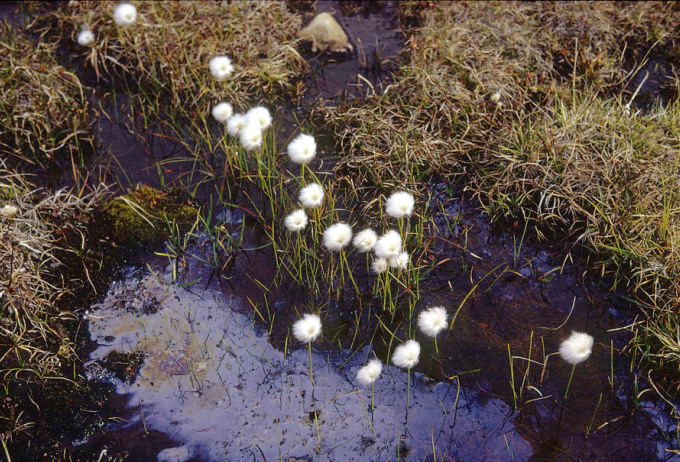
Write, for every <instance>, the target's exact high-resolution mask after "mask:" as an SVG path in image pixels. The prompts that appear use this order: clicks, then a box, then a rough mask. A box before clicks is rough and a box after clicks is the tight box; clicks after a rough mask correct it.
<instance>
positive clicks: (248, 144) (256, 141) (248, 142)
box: [239, 123, 262, 151]
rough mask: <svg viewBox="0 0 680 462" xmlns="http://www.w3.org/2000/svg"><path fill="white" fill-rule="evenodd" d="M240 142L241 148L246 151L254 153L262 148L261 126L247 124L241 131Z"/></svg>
mask: <svg viewBox="0 0 680 462" xmlns="http://www.w3.org/2000/svg"><path fill="white" fill-rule="evenodd" d="M239 140H240V141H241V146H243V148H244V149H245V150H246V151H252V150H253V149H257V148H259V147H260V146H262V130H260V126H259V125H257V124H254V123H249V124H247V125H246V126H245V127H244V128H242V129H241V130H240V131H239Z"/></svg>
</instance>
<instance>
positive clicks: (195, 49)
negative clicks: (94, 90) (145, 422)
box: [32, 1, 305, 109]
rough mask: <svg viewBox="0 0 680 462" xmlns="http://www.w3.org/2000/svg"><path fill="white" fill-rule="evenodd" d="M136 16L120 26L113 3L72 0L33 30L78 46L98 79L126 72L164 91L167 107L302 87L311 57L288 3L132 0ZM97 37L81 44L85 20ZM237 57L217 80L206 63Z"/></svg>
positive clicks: (240, 101) (242, 101) (241, 100)
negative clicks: (303, 49) (298, 38)
mask: <svg viewBox="0 0 680 462" xmlns="http://www.w3.org/2000/svg"><path fill="white" fill-rule="evenodd" d="M134 4H135V6H136V7H137V10H138V19H137V22H136V23H135V24H134V25H132V26H131V27H128V28H125V29H123V28H119V27H117V26H116V24H115V23H114V22H113V17H112V13H113V9H114V7H115V6H116V3H114V2H99V1H95V2H89V1H88V2H69V4H68V6H65V7H63V8H58V9H56V10H54V11H52V12H50V13H48V14H42V15H39V16H38V18H37V20H36V21H35V22H34V24H33V25H32V30H34V31H39V32H41V33H42V34H43V39H45V40H49V41H52V42H58V43H61V44H62V45H63V46H66V47H67V48H68V49H71V50H72V51H75V53H76V54H77V55H78V56H79V57H80V58H84V59H85V60H86V61H87V63H89V65H90V66H91V68H92V69H94V70H95V72H96V74H97V76H98V77H100V78H102V79H104V80H105V81H112V82H113V83H114V84H115V83H117V80H119V79H121V77H125V78H127V79H129V80H131V81H132V82H133V83H134V84H135V85H139V86H140V87H144V90H145V91H150V90H154V91H156V92H162V93H163V95H164V96H165V97H167V98H168V99H167V100H165V105H166V107H184V108H187V109H196V108H197V107H201V108H203V107H204V106H205V105H206V104H214V103H215V102H216V101H220V100H227V101H230V102H232V103H233V104H235V105H236V106H237V107H239V108H242V107H243V106H245V105H246V104H247V103H249V102H250V98H252V95H260V96H262V95H271V94H278V93H281V92H282V91H286V92H291V93H294V92H296V91H297V88H298V87H297V85H296V82H297V77H299V76H300V74H301V73H302V71H303V69H304V67H305V62H304V60H303V59H302V58H301V57H300V56H299V54H298V53H297V51H296V50H295V48H294V46H293V45H294V44H293V41H294V40H295V34H296V33H297V31H298V29H299V26H300V17H299V16H297V15H295V14H293V13H291V12H290V11H288V10H287V9H286V7H285V5H284V4H283V2H271V1H270V2H261V1H253V2H243V1H237V2H225V1H222V2H193V1H182V2H134ZM85 25H86V26H87V27H89V28H90V29H91V30H92V31H93V32H94V33H95V36H96V44H95V45H94V46H93V47H91V48H90V47H80V46H78V45H77V44H76V42H75V39H76V35H77V33H78V32H79V31H80V30H81V28H82V27H83V26H85ZM225 54H226V55H227V56H230V57H231V58H232V61H233V63H234V67H235V71H234V74H233V75H232V76H231V78H229V79H228V80H227V81H225V82H215V81H213V80H212V77H211V76H210V72H209V70H208V62H209V61H210V59H211V58H213V57H215V56H218V55H225Z"/></svg>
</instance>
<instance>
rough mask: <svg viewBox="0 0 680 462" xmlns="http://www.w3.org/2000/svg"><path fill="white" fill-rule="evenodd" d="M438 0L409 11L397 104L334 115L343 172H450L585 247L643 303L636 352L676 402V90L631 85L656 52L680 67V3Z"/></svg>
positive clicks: (350, 177)
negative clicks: (653, 100) (650, 97)
mask: <svg viewBox="0 0 680 462" xmlns="http://www.w3.org/2000/svg"><path fill="white" fill-rule="evenodd" d="M430 6H431V8H428V9H422V8H420V4H419V3H418V2H414V3H406V4H404V5H403V6H402V19H403V20H408V21H411V22H413V21H414V18H415V19H416V20H417V22H418V27H416V28H415V29H413V30H411V31H409V37H408V42H407V46H408V48H409V50H410V51H409V61H408V62H407V63H406V64H405V65H403V66H402V68H401V70H400V75H399V78H398V79H397V80H396V81H395V82H394V83H392V84H391V85H390V86H389V87H387V88H386V90H385V92H384V94H383V95H381V96H377V97H375V98H374V99H372V100H370V101H368V102H367V103H362V102H359V103H354V104H349V105H345V106H340V107H326V108H325V109H324V110H323V114H324V120H325V122H326V123H327V124H329V125H330V126H332V127H334V128H335V132H336V134H337V135H338V137H339V138H340V142H341V146H342V148H343V152H344V153H346V155H345V156H343V157H342V158H341V159H340V161H339V162H338V163H337V165H336V166H335V168H334V173H335V174H336V175H339V176H344V178H345V179H346V180H345V181H346V182H347V183H351V184H353V185H354V186H355V190H356V191H364V190H370V189H371V188H372V187H373V186H375V185H378V186H380V187H390V186H392V185H394V184H405V185H407V186H409V187H413V188H415V187H417V185H419V184H422V182H428V181H429V180H430V178H432V177H433V176H438V177H444V178H448V179H449V180H453V181H456V182H458V184H459V185H461V186H464V189H465V190H466V191H467V192H468V193H469V194H471V195H473V196H475V197H476V198H478V199H479V201H480V202H481V204H482V206H483V207H484V209H485V210H486V211H488V212H489V213H490V214H491V215H492V216H493V217H494V218H496V219H509V218H515V217H519V218H521V219H523V220H525V223H528V224H530V225H531V226H530V228H529V230H530V234H533V235H536V236H538V237H542V238H547V237H550V238H554V237H556V236H557V237H560V238H563V239H564V242H572V243H573V242H576V244H577V246H578V247H580V248H584V249H587V250H588V251H589V252H590V255H591V256H590V261H591V263H592V268H594V269H596V270H597V272H598V273H599V274H602V275H607V276H611V277H612V278H613V281H614V285H615V286H624V287H626V288H628V289H630V290H632V291H633V292H634V293H635V294H636V295H637V300H638V302H639V304H640V305H641V306H644V308H645V309H644V310H643V313H644V317H642V318H641V319H640V321H639V322H638V323H636V324H635V325H634V326H633V327H634V330H635V332H636V335H635V338H634V340H633V342H632V343H631V346H632V347H634V349H635V350H636V355H637V357H638V358H639V359H641V358H640V357H644V359H646V360H647V362H646V365H647V367H648V368H650V369H652V370H656V371H657V372H661V373H660V374H656V375H653V376H652V377H654V379H653V380H655V381H657V383H658V384H661V386H660V387H659V389H660V391H662V393H668V394H672V395H675V396H678V394H679V392H680V380H679V379H678V377H680V374H679V372H680V338H679V336H680V334H679V332H680V316H678V310H679V305H678V300H679V299H680V298H679V297H680V266H679V265H680V259H679V258H678V250H679V249H680V247H679V246H678V245H679V244H680V242H678V235H677V232H676V231H675V228H676V227H677V226H676V223H677V222H678V219H680V201H679V200H678V195H677V193H676V191H677V189H678V186H679V185H678V181H679V180H678V177H677V171H678V166H679V165H678V162H679V161H680V142H679V141H678V140H679V139H680V132H679V127H680V101H678V86H677V82H678V81H677V78H675V79H673V78H672V76H671V77H669V78H668V79H667V80H666V81H665V82H664V83H663V84H662V85H663V86H665V87H666V90H668V91H667V92H666V94H668V95H671V97H670V99H669V100H668V101H665V102H664V104H663V105H662V104H660V103H657V104H656V105H654V106H651V107H644V108H637V107H636V99H635V98H638V97H639V95H640V91H641V90H640V91H636V90H639V89H640V88H642V85H641V84H638V83H636V85H635V86H634V87H633V86H632V82H633V80H634V79H635V78H636V77H638V71H639V69H641V68H643V66H645V64H646V63H647V62H648V60H649V56H650V55H652V54H655V55H656V56H660V57H661V59H664V60H666V62H667V63H668V65H669V66H671V67H672V68H673V69H677V68H678V67H677V66H678V64H679V62H678V56H677V54H676V53H674V52H673V50H675V49H676V48H677V46H678V41H679V37H678V32H677V31H678V29H677V24H678V19H679V18H680V9H679V8H678V6H677V5H675V4H672V3H644V4H642V3H626V4H619V3H616V4H615V3H610V2H598V3H583V4H581V5H580V7H578V8H576V7H574V5H573V4H572V3H552V2H551V3H507V2H504V3H474V2H473V3H466V4H460V3H448V2H441V3H431V4H430ZM636 82H637V81H636ZM350 154H351V155H350ZM525 226H526V225H525Z"/></svg>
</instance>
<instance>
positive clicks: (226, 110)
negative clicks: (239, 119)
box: [212, 102, 234, 123]
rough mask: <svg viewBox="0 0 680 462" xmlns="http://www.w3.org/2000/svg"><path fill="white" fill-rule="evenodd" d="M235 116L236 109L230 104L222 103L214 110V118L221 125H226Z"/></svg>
mask: <svg viewBox="0 0 680 462" xmlns="http://www.w3.org/2000/svg"><path fill="white" fill-rule="evenodd" d="M233 114H234V108H233V107H231V104H229V103H225V102H222V103H219V104H216V105H215V107H213V108H212V116H213V118H214V119H215V120H216V121H218V122H220V123H225V122H226V121H227V120H229V118H230V117H231V116H232V115H233Z"/></svg>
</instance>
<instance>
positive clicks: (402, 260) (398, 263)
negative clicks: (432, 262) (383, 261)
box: [387, 252, 411, 270]
mask: <svg viewBox="0 0 680 462" xmlns="http://www.w3.org/2000/svg"><path fill="white" fill-rule="evenodd" d="M410 260H411V259H410V257H409V256H408V254H407V253H406V252H400V253H399V254H398V255H397V256H396V257H390V258H389V259H388V260H387V262H388V263H389V264H390V268H397V269H400V270H405V269H406V268H408V264H409V261H410Z"/></svg>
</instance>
